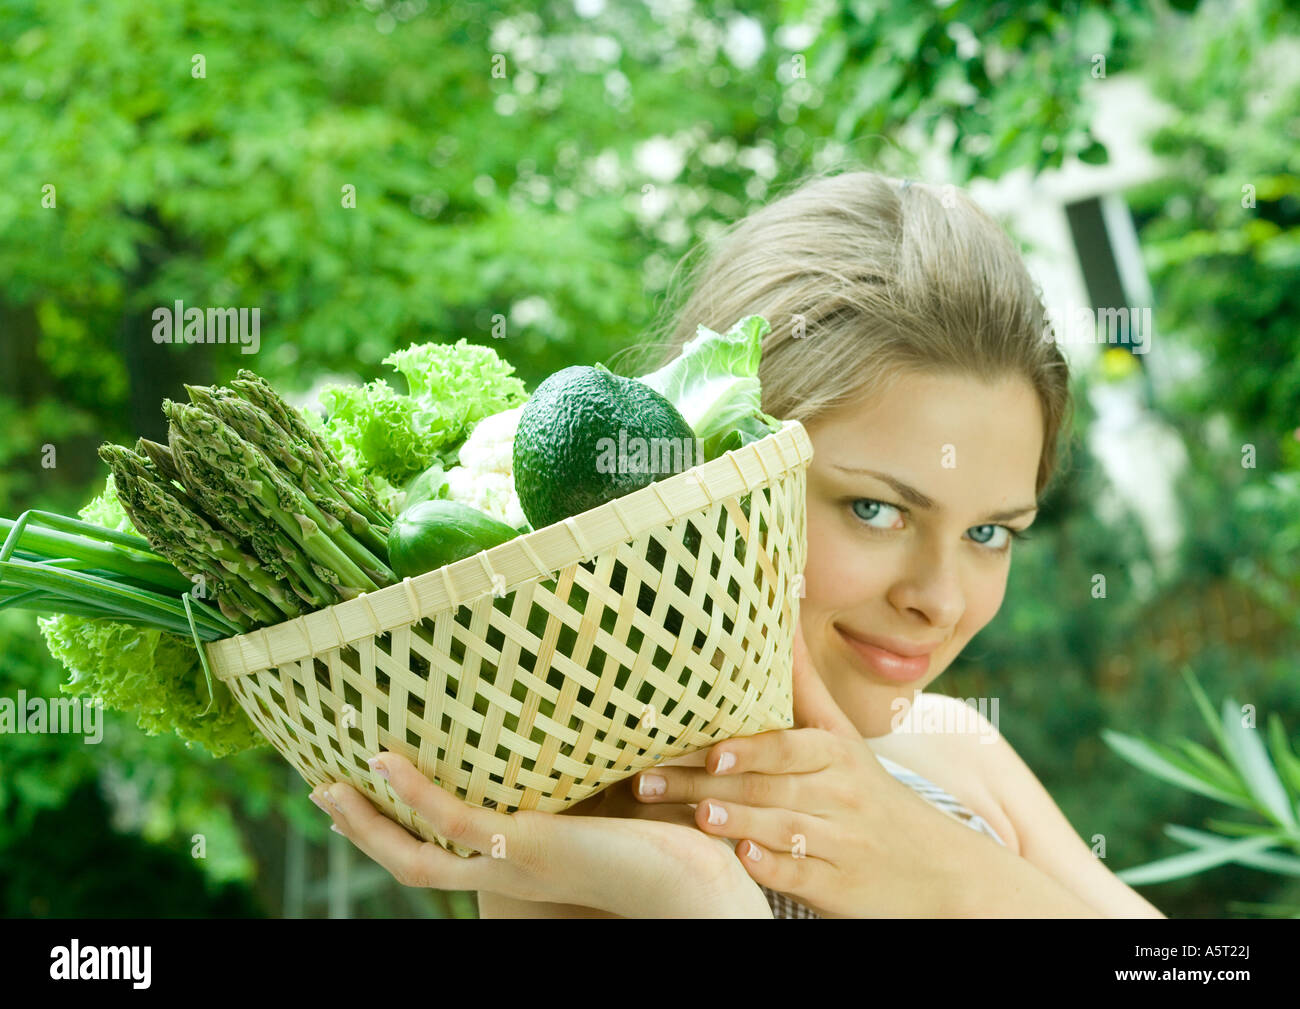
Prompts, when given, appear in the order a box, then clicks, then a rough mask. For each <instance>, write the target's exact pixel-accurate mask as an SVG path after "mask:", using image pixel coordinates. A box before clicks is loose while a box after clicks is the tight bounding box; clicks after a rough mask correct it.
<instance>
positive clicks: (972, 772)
mask: <svg viewBox="0 0 1300 1009" xmlns="http://www.w3.org/2000/svg"><path fill="white" fill-rule="evenodd" d="M913 709H914V711H913V713H912V714H913V724H917V723H919V726H920V728H921V731H919V732H917V733H913V734H912V735H911V740H912V745H913V747H914V748H915V749H919V748H920V747H918V746H917V741H924V742H925V744H926V745H928V746H929V747H930V749H931V752H932V753H933V754H935V757H934V759H935V760H936V761H941V762H956V763H957V764H958V765H960V767H961V768H962V770H963V771H964V772H965V773H966V774H967V775H968V780H967V781H966V782H960V776H958V775H956V772H947V773H951V774H953V775H954V777H953V779H952V780H954V781H957V782H959V784H958V787H965V788H967V789H968V792H967V793H966V794H963V793H962V792H960V791H957V790H956V789H955V788H953V789H950V791H952V794H953V795H954V796H956V797H957V798H959V799H961V800H962V801H964V802H966V803H967V805H968V806H969V807H970V808H971V809H972V810H974V811H975V812H976V813H979V814H980V815H981V816H983V817H984V818H985V819H986V820H988V822H989V823H990V824H992V826H993V827H994V829H995V830H997V831H998V834H999V835H1000V836H1001V837H1002V838H1003V839H1004V840H1005V841H1006V842H1007V847H1008V848H1009V849H1010V850H1011V851H1013V852H1015V853H1016V854H1018V855H1020V856H1021V857H1022V858H1024V859H1025V860H1026V861H1028V862H1030V863H1032V864H1033V865H1034V866H1036V867H1037V868H1039V869H1040V870H1042V871H1043V872H1044V873H1046V874H1047V875H1048V876H1051V877H1052V878H1053V879H1055V880H1056V881H1058V882H1059V883H1061V884H1062V885H1063V886H1065V887H1066V888H1068V889H1069V890H1070V891H1071V892H1073V893H1074V894H1076V895H1077V896H1078V897H1079V898H1080V899H1081V900H1084V901H1086V902H1087V903H1088V904H1090V905H1092V906H1093V907H1095V908H1097V909H1098V910H1099V911H1101V912H1102V913H1103V914H1106V915H1107V916H1108V917H1123V918H1127V917H1137V918H1161V917H1164V916H1163V915H1162V914H1161V913H1160V912H1159V910H1157V909H1156V908H1155V907H1154V906H1153V905H1152V904H1151V903H1149V902H1148V901H1147V900H1145V899H1144V898H1143V897H1142V896H1141V895H1140V894H1138V893H1137V892H1136V891H1134V890H1133V889H1132V888H1131V887H1128V886H1126V885H1125V884H1124V883H1123V882H1121V880H1120V879H1119V877H1117V876H1116V875H1115V874H1114V873H1112V872H1111V871H1110V869H1108V868H1107V867H1106V865H1105V863H1104V861H1103V860H1102V858H1099V857H1098V856H1097V855H1096V854H1094V852H1093V850H1092V849H1091V848H1090V847H1089V846H1088V844H1087V843H1085V842H1084V840H1083V838H1082V837H1080V835H1079V833H1078V832H1077V831H1076V830H1075V828H1074V827H1073V825H1072V824H1071V823H1070V822H1069V820H1067V819H1066V817H1065V814H1064V813H1063V812H1061V809H1060V807H1059V806H1058V805H1057V804H1056V802H1055V801H1054V800H1053V799H1052V797H1051V796H1050V795H1049V794H1048V792H1047V789H1046V788H1044V787H1043V784H1042V782H1040V781H1039V780H1038V778H1037V777H1036V776H1035V775H1034V773H1033V771H1032V770H1030V768H1029V766H1028V765H1027V764H1026V763H1025V762H1024V760H1022V759H1021V757H1020V755H1019V754H1018V753H1016V751H1015V750H1014V749H1013V748H1012V746H1011V744H1010V743H1009V742H1008V741H1007V739H1006V737H1005V736H1003V735H1002V733H1001V732H999V731H998V728H997V726H996V724H994V722H996V720H997V719H996V709H995V718H994V722H990V721H989V719H988V718H987V717H985V715H984V713H983V712H981V711H979V710H978V709H977V708H976V707H975V706H973V705H971V704H968V703H967V702H965V701H963V700H962V699H961V698H957V697H947V696H945V695H943V694H922V695H921V697H920V698H919V699H918V703H917V704H915V705H913ZM927 716H929V717H928V718H927ZM959 719H961V721H959ZM954 726H955V727H956V728H953V727H954ZM927 727H928V728H929V729H930V730H931V731H929V732H927V731H925V729H926V728H927ZM896 734H897V733H891V734H890V736H891V737H892V736H894V735H896ZM904 735H906V734H904ZM886 738H890V737H886ZM886 755H887V756H889V754H886ZM901 762H902V761H900V763H901ZM913 770H915V771H916V772H917V773H918V774H922V775H925V776H927V777H929V775H926V772H925V771H924V770H922V769H921V768H920V767H914V768H913ZM941 773H945V772H944V771H943V770H942V768H940V769H937V770H936V771H935V775H936V776H935V777H933V778H931V780H933V781H934V782H935V783H936V784H940V785H944V787H948V786H947V784H946V783H945V782H944V781H943V780H941V779H940V778H939V777H938V775H939V774H941ZM1004 828H1005V832H1004Z"/></svg>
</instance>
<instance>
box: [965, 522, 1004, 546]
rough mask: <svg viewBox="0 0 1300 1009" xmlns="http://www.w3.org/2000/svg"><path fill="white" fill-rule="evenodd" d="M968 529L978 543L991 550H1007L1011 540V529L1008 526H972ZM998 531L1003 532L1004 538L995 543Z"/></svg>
mask: <svg viewBox="0 0 1300 1009" xmlns="http://www.w3.org/2000/svg"><path fill="white" fill-rule="evenodd" d="M966 531H967V532H968V533H970V534H971V537H970V538H971V539H973V540H974V541H975V542H976V543H979V544H981V545H982V546H986V547H988V548H989V549H990V550H1005V549H1006V548H1007V546H1008V545H1009V544H1010V542H1011V530H1010V529H1008V528H1007V527H1006V526H991V525H984V526H971V527H970V528H969V529H968V530H966ZM998 533H1002V538H1001V539H998V540H997V542H996V543H995V542H993V540H994V539H996V538H997V534H998Z"/></svg>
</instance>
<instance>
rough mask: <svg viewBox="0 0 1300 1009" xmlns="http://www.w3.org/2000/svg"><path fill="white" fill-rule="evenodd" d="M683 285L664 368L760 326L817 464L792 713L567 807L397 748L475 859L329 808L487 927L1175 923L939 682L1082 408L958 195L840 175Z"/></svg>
mask: <svg viewBox="0 0 1300 1009" xmlns="http://www.w3.org/2000/svg"><path fill="white" fill-rule="evenodd" d="M690 290H691V294H690V297H689V299H688V300H687V301H686V304H685V305H684V307H683V308H682V309H681V310H680V312H678V313H676V318H677V320H678V322H677V324H676V329H675V331H674V332H672V333H671V335H670V339H669V341H668V343H669V348H668V353H667V354H666V356H665V360H666V359H670V358H671V357H673V356H675V355H676V353H677V350H678V348H680V346H681V344H682V343H683V342H685V341H686V340H687V339H689V338H690V337H691V336H693V335H694V332H695V328H696V326H697V325H698V324H700V323H703V324H704V325H707V326H709V327H710V328H711V329H715V330H723V329H725V328H727V327H729V326H730V325H731V324H732V323H734V322H735V321H737V320H738V319H740V318H742V317H744V316H746V315H749V314H753V313H757V314H759V315H762V316H764V317H765V318H766V319H767V320H768V321H769V323H770V324H771V327H772V331H771V332H770V333H769V334H768V336H767V338H766V339H765V341H764V346H763V359H762V368H761V372H760V377H761V379H762V385H763V408H764V410H766V411H767V412H768V413H770V414H772V415H773V416H776V417H781V418H793V419H796V420H799V421H801V422H802V423H803V424H804V426H805V427H806V429H807V431H808V434H809V436H810V438H811V440H812V443H813V447H814V451H815V455H814V458H813V460H812V463H811V464H810V466H809V470H808V484H807V522H808V563H807V568H806V581H805V585H804V590H805V591H804V594H803V597H802V600H801V604H800V620H799V628H798V633H797V635H796V642H795V716H796V728H794V729H789V730H782V731H777V732H768V733H763V734H761V735H758V736H752V737H748V738H743V739H731V740H727V741H725V742H723V743H718V744H716V745H715V746H713V747H711V748H710V749H708V750H706V751H702V752H700V753H696V754H691V755H689V756H687V757H685V758H682V759H680V760H677V761H672V762H669V763H666V764H663V765H660V766H658V767H656V768H655V769H654V770H653V771H649V772H643V773H642V774H640V775H637V776H636V777H634V778H633V779H631V780H629V781H627V782H623V783H620V785H618V786H615V787H612V788H610V789H606V790H605V791H604V792H601V793H600V794H598V795H596V796H593V797H592V798H591V799H588V800H587V801H586V802H584V803H582V804H580V805H579V806H577V807H575V808H574V809H572V810H569V811H567V812H566V813H565V814H563V815H556V814H543V813H534V812H521V813H516V814H514V815H513V816H507V815H505V814H501V813H497V812H495V811H491V810H486V809H477V808H473V807H470V806H469V805H467V804H465V803H463V802H461V801H460V800H458V799H456V798H455V797H454V796H452V795H450V794H449V793H447V792H444V791H443V790H441V789H439V788H436V787H435V786H433V785H432V784H430V783H429V782H428V781H427V780H426V779H425V778H423V776H422V775H420V774H419V773H418V772H416V770H415V769H414V767H413V766H412V765H411V764H410V763H409V762H407V761H405V760H403V759H402V758H400V757H397V756H395V755H393V754H387V753H385V754H380V755H378V757H377V758H376V759H375V761H373V762H372V766H374V767H375V768H376V770H379V771H380V772H381V773H386V774H387V775H388V776H389V780H390V782H391V784H392V785H393V787H394V788H395V789H396V790H397V792H398V794H399V795H400V796H401V797H402V798H403V800H404V801H406V802H407V803H409V804H410V805H412V806H413V807H414V808H416V809H417V810H419V812H420V813H421V815H423V816H424V817H426V818H427V819H428V820H429V821H430V822H431V823H432V824H434V825H436V827H437V829H438V830H439V832H440V833H442V834H443V835H444V836H447V837H450V838H452V839H454V840H456V841H458V842H459V843H461V844H466V845H468V846H470V847H472V848H474V849H475V850H478V851H480V852H483V853H485V854H486V855H487V856H488V857H483V858H472V859H460V858H458V857H457V856H455V855H452V854H450V853H448V852H446V851H444V850H442V849H441V848H439V847H437V846H436V845H433V844H421V843H420V842H419V841H417V840H415V839H413V838H412V836H411V835H410V834H409V833H407V832H406V831H405V830H404V829H403V828H401V827H400V826H398V825H397V824H395V823H393V822H392V821H390V820H388V819H386V818H385V817H383V816H382V815H380V814H379V813H378V812H377V811H376V810H375V809H374V807H373V806H372V805H371V804H370V803H369V802H368V801H367V800H365V799H364V798H363V797H362V796H361V794H360V793H358V792H356V791H355V790H353V789H351V788H349V787H348V786H346V785H342V784H335V785H332V786H330V788H329V789H328V790H321V791H322V792H323V793H324V795H325V797H326V799H327V800H328V802H327V803H321V802H320V801H319V799H318V798H317V794H313V799H314V800H316V801H317V802H318V805H321V808H323V809H325V811H326V812H327V813H329V814H330V815H331V816H332V818H333V819H334V822H335V828H336V829H337V830H339V831H340V832H341V833H343V834H344V835H345V836H346V837H348V838H349V839H351V840H352V841H353V842H354V843H355V844H356V845H357V846H358V847H359V848H361V850H362V851H364V852H365V853H366V854H368V855H369V856H370V857H372V858H373V859H375V860H376V861H378V862H379V863H380V864H382V865H384V866H385V867H386V868H388V869H389V870H390V871H391V872H392V873H393V874H394V876H396V877H397V878H398V879H399V880H401V881H402V882H404V883H406V884H407V885H414V886H432V887H436V888H440V889H472V890H477V891H479V909H480V913H481V914H482V915H483V916H484V917H496V916H528V917H548V916H549V917H554V916H572V915H584V916H591V915H595V916H602V915H614V916H637V917H655V916H682V915H727V916H751V915H752V916H759V917H767V916H770V915H775V916H777V917H817V916H854V917H865V916H876V915H890V916H898V915H907V916H947V915H951V916H976V917H984V916H995V915H1008V916H1015V917H1029V916H1054V915H1060V916H1072V917H1073V916H1089V917H1097V916H1100V917H1120V916H1140V917H1163V915H1161V914H1160V912H1159V911H1157V910H1156V909H1155V908H1154V907H1153V906H1152V905H1151V904H1149V903H1148V902H1147V901H1145V900H1143V899H1142V898H1141V897H1140V896H1139V895H1138V894H1136V893H1135V892H1134V891H1133V890H1131V889H1129V888H1128V887H1127V886H1125V885H1124V884H1123V883H1121V882H1120V881H1119V880H1118V879H1117V878H1116V877H1115V876H1114V875H1113V874H1112V873H1110V872H1109V871H1108V870H1107V869H1106V868H1105V867H1104V866H1103V865H1102V863H1101V862H1100V861H1099V860H1098V859H1097V858H1096V857H1094V855H1093V854H1092V852H1091V851H1090V850H1089V848H1088V847H1087V846H1086V845H1085V844H1084V843H1083V841H1081V840H1080V838H1079V836H1078V835H1077V834H1076V833H1075V832H1074V830H1073V829H1072V828H1071V826H1070V824H1069V823H1068V822H1067V821H1066V819H1065V817H1064V816H1063V815H1062V814H1061V812H1060V810H1059V809H1058V808H1057V806H1056V805H1055V804H1054V803H1053V802H1052V800H1051V798H1050V797H1049V796H1048V794H1047V793H1046V791H1045V790H1044V789H1043V786H1042V785H1041V784H1039V782H1038V781H1037V779H1035V777H1034V775H1033V774H1032V773H1031V772H1030V770H1029V769H1028V768H1027V767H1026V766H1025V764H1024V763H1023V762H1022V761H1021V760H1020V758H1019V757H1018V756H1017V755H1016V753H1015V751H1014V750H1013V749H1012V748H1011V746H1010V745H1009V744H1008V743H1007V741H1006V740H1005V739H1004V738H1003V737H1002V736H1001V735H1000V734H999V733H998V732H997V730H996V726H994V725H991V724H990V723H989V722H988V721H987V719H985V718H983V717H981V716H980V715H977V714H976V713H975V710H974V709H973V708H972V707H970V706H969V705H965V704H963V703H962V702H960V701H957V700H954V699H948V698H945V697H943V696H942V695H939V694H926V693H924V692H923V691H924V689H925V688H926V687H927V686H928V685H929V684H931V683H932V682H934V680H935V679H937V678H938V677H939V676H940V674H942V673H943V671H944V670H945V669H947V668H948V666H949V664H950V663H951V662H952V660H953V659H954V658H956V656H957V655H958V653H959V652H960V651H961V650H962V648H964V647H965V645H966V644H967V643H968V642H969V641H970V640H971V638H972V637H974V636H975V634H976V633H978V632H979V630H980V629H981V628H982V627H984V626H985V625H986V624H987V623H988V622H989V621H990V620H992V619H993V616H994V615H995V614H996V613H997V611H998V608H999V606H1000V605H1001V603H1002V597H1003V593H1004V591H1005V588H1006V581H1007V573H1008V570H1009V566H1010V562H1011V541H1012V540H1013V539H1014V538H1015V537H1017V536H1019V535H1020V534H1021V533H1023V531H1024V529H1025V528H1027V527H1028V526H1029V525H1030V524H1031V523H1032V521H1033V519H1034V516H1035V513H1036V510H1037V506H1036V502H1037V500H1038V498H1039V496H1040V495H1041V493H1042V491H1043V488H1044V486H1045V485H1046V484H1047V482H1048V480H1049V478H1050V477H1051V475H1052V473H1053V470H1054V467H1055V463H1056V443H1057V438H1058V435H1059V434H1060V433H1061V429H1062V426H1063V424H1064V422H1065V418H1066V416H1067V413H1068V409H1069V391H1068V372H1067V366H1066V363H1065V361H1064V359H1063V358H1062V357H1061V354H1060V352H1059V350H1058V349H1057V347H1056V345H1055V343H1054V342H1052V341H1051V340H1046V339H1044V330H1043V323H1042V320H1043V318H1044V311H1043V306H1042V303H1041V301H1040V298H1039V296H1038V293H1037V290H1036V289H1035V286H1034V284H1033V282H1032V280H1031V278H1030V276H1029V274H1028V272H1027V271H1026V269H1025V267H1024V264H1023V263H1022V261H1021V259H1020V256H1019V255H1018V253H1017V251H1016V249H1015V248H1014V246H1013V245H1012V243H1011V242H1010V241H1009V240H1008V238H1007V237H1006V235H1005V234H1004V233H1003V232H1002V230H1001V229H1000V228H999V227H998V225H997V224H996V223H995V222H994V221H993V220H992V219H991V218H989V217H988V216H987V215H986V214H985V213H984V212H983V211H981V210H980V209H979V208H978V207H977V206H976V205H975V204H974V203H973V202H972V201H971V200H970V199H969V198H968V197H967V196H965V194H963V193H960V192H958V191H956V190H953V189H952V188H951V187H949V188H946V189H945V190H943V191H936V190H934V189H932V188H931V187H928V186H924V185H919V184H908V183H906V182H904V183H901V184H899V183H897V182H894V181H891V180H889V179H886V178H883V177H881V176H879V175H876V174H873V173H868V172H852V173H847V174H841V175H834V176H822V177H818V178H815V179H814V180H812V181H810V182H808V183H806V184H804V185H802V186H801V187H800V188H798V189H797V190H795V191H794V192H792V193H790V194H788V195H786V196H785V197H783V198H781V199H779V200H777V201H776V202H774V203H772V204H771V205H769V206H767V207H766V208H764V209H762V210H760V211H759V212H757V213H755V214H753V215H751V216H750V217H748V218H746V219H744V220H742V221H740V222H738V224H736V225H735V226H733V227H732V228H731V229H729V231H728V233H726V234H725V235H724V237H723V238H722V240H720V241H718V242H717V243H715V244H714V246H713V249H712V255H711V256H710V257H709V258H708V259H707V260H706V261H705V262H704V263H703V266H702V268H701V269H700V270H699V271H698V273H697V275H696V276H695V277H694V278H693V282H692V283H691V284H690ZM954 716H955V717H954Z"/></svg>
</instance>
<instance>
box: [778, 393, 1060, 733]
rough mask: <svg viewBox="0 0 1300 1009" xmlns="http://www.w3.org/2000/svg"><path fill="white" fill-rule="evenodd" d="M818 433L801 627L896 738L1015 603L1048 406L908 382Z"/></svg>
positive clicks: (843, 700)
mask: <svg viewBox="0 0 1300 1009" xmlns="http://www.w3.org/2000/svg"><path fill="white" fill-rule="evenodd" d="M806 428H807V430H808V434H809V437H810V438H811V439H812V443H813V449H814V452H815V455H814V456H813V460H812V462H811V464H810V465H809V468H808V564H807V568H806V571H805V575H804V593H805V594H804V597H803V598H802V599H801V601H800V621H799V622H800V626H801V628H802V630H803V637H804V642H805V644H806V645H807V647H808V654H809V657H810V658H811V659H812V662H813V664H814V666H815V667H816V669H817V671H818V672H819V673H820V674H821V676H822V679H823V680H824V681H825V683H826V686H827V688H828V689H829V690H830V692H831V694H832V695H833V696H834V698H835V700H836V701H837V702H838V703H839V705H840V707H841V708H843V709H844V711H845V713H846V714H847V715H848V716H849V717H850V718H851V719H852V720H853V722H854V723H855V724H856V725H857V727H858V730H859V731H860V732H862V734H863V735H864V736H867V737H875V736H883V735H885V734H887V733H889V732H890V731H891V730H892V729H893V728H895V727H897V722H898V719H899V717H901V714H902V713H905V712H906V708H904V707H902V706H901V705H900V704H898V703H895V702H896V701H897V699H899V698H904V699H906V701H907V702H908V704H910V703H911V701H912V700H913V698H914V692H916V691H921V690H924V689H925V688H926V686H927V685H928V684H930V683H932V682H934V680H935V679H936V678H937V677H938V676H939V675H940V674H941V673H942V672H943V671H944V670H945V669H947V668H948V665H949V663H951V662H952V660H953V659H954V658H955V657H956V655H957V653H958V652H960V651H961V650H962V648H964V647H965V646H966V643H967V642H968V641H970V639H971V638H973V637H974V636H975V635H976V634H977V633H978V632H979V630H980V628H982V627H983V626H984V625H985V624H987V623H988V622H989V621H990V620H992V619H993V616H994V614H996V613H997V611H998V607H999V606H1001V605H1002V596H1003V593H1004V592H1005V590H1006V584H1007V572H1008V570H1009V568H1010V564H1011V536H1010V533H1009V532H1008V530H1012V529H1014V530H1022V529H1025V528H1026V527H1027V526H1029V524H1030V523H1031V522H1032V521H1033V519H1034V516H1035V514H1036V510H1037V509H1036V500H1035V494H1034V483H1035V478H1036V475H1037V472H1038V460H1039V455H1040V453H1041V451H1042V439H1043V424H1042V417H1041V414H1040V412H1039V405H1038V399H1037V396H1036V395H1035V393H1034V390H1033V387H1032V386H1031V385H1030V384H1029V383H1028V382H1027V381H1026V380H1024V379H1022V378H1019V377H1007V378H1005V379H1000V380H998V381H997V382H995V383H993V384H986V383H984V382H982V381H980V380H979V379H976V378H972V377H967V376H958V375H915V374H903V375H901V376H899V377H898V379H897V380H896V381H895V382H894V383H893V384H892V386H890V387H889V388H888V390H887V391H885V392H884V393H882V394H878V395H877V396H875V397H874V398H871V399H864V400H863V401H862V402H861V403H859V404H854V405H851V406H846V407H843V408H841V409H839V410H837V411H835V412H833V413H829V414H826V415H824V416H822V417H819V418H817V419H816V420H814V421H812V422H810V423H809V424H807V425H806ZM899 653H907V654H908V655H910V656H911V657H910V658H906V657H902V656H901V655H900V654H899ZM927 653H928V654H927Z"/></svg>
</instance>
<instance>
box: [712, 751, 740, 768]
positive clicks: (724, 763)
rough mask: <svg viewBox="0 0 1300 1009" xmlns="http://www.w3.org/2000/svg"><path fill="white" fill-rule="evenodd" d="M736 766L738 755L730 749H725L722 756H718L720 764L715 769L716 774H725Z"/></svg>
mask: <svg viewBox="0 0 1300 1009" xmlns="http://www.w3.org/2000/svg"><path fill="white" fill-rule="evenodd" d="M735 766H736V755H735V754H734V753H732V752H731V751H730V750H723V751H722V756H720V757H719V758H718V766H717V768H715V769H714V771H713V773H714V774H725V773H726V772H727V771H730V770H731V769H732V768H733V767H735Z"/></svg>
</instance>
